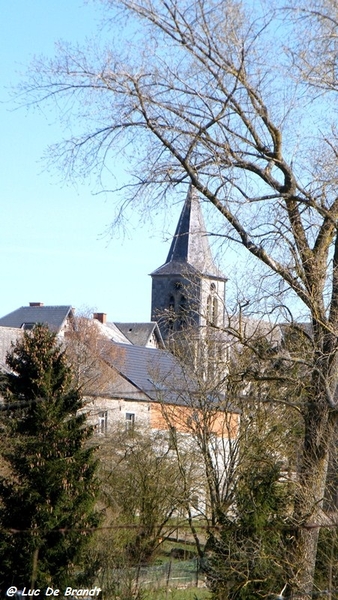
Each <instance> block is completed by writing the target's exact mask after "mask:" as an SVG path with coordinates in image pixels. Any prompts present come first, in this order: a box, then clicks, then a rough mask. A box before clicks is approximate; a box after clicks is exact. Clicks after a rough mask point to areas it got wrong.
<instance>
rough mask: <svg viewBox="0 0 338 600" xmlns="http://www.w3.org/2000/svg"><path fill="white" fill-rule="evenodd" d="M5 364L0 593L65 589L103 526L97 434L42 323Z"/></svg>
mask: <svg viewBox="0 0 338 600" xmlns="http://www.w3.org/2000/svg"><path fill="white" fill-rule="evenodd" d="M7 365H8V367H9V368H10V370H11V371H12V373H11V374H10V375H8V377H7V379H6V384H5V390H4V392H3V395H4V397H5V402H6V403H7V407H8V409H7V410H6V411H2V431H3V433H4V436H5V438H6V439H7V440H10V442H9V443H7V444H6V446H7V447H6V448H5V449H4V448H2V449H1V453H2V457H3V459H4V462H3V463H2V467H3V465H5V467H6V466H7V474H6V477H5V476H2V477H1V478H0V526H1V529H2V533H1V537H0V589H1V590H2V593H3V592H4V591H6V589H7V587H9V586H10V585H15V586H17V587H18V589H22V588H23V587H24V586H26V587H32V586H33V587H35V588H37V587H39V588H43V587H44V586H54V587H58V588H59V589H62V587H63V586H66V585H67V586H68V585H72V584H75V582H76V577H78V576H79V575H80V574H81V555H82V554H83V552H84V549H85V546H86V545H87V544H88V542H89V540H90V537H91V534H92V532H93V531H94V530H95V528H96V526H97V524H98V516H97V513H96V511H95V500H96V494H97V479H96V460H95V457H94V456H93V448H92V447H91V445H90V437H91V435H92V430H91V428H90V427H89V426H88V425H87V424H86V417H85V414H84V412H83V408H84V404H83V399H82V397H81V394H80V393H79V391H78V390H77V389H75V388H74V386H73V383H72V380H73V378H72V370H71V368H70V367H69V365H68V364H67V361H66V358H65V354H64V351H63V349H62V348H61V346H60V345H59V343H58V341H57V338H56V335H55V334H54V333H52V332H51V331H49V330H48V329H47V328H46V327H44V326H42V325H37V326H36V327H35V328H34V329H33V330H32V331H30V332H25V333H24V335H23V337H22V338H21V339H20V341H18V342H17V343H16V345H15V346H14V347H13V348H12V351H11V352H10V353H9V354H8V356H7ZM3 470H4V469H3ZM87 583H89V582H87Z"/></svg>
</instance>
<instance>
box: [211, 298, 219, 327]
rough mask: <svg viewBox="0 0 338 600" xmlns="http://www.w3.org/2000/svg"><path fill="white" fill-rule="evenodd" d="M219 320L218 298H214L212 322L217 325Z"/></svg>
mask: <svg viewBox="0 0 338 600" xmlns="http://www.w3.org/2000/svg"><path fill="white" fill-rule="evenodd" d="M217 321H218V300H217V298H213V301H212V324H213V325H215V327H216V326H217Z"/></svg>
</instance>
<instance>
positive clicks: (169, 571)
mask: <svg viewBox="0 0 338 600" xmlns="http://www.w3.org/2000/svg"><path fill="white" fill-rule="evenodd" d="M171 560H172V559H170V561H169V562H168V571H167V585H166V594H165V595H166V597H167V596H168V587H169V581H170V574H171Z"/></svg>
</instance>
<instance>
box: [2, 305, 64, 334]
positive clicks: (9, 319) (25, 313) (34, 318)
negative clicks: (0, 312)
mask: <svg viewBox="0 0 338 600" xmlns="http://www.w3.org/2000/svg"><path fill="white" fill-rule="evenodd" d="M71 312H72V307H71V306H21V308H18V309H17V310H14V311H13V312H11V313H9V314H8V315H5V316H4V317H1V318H0V327H18V328H21V327H24V325H25V324H26V325H30V324H36V323H42V324H44V325H47V326H48V327H49V328H50V329H51V330H52V331H60V329H61V327H62V326H63V325H64V323H65V321H66V319H67V317H68V316H69V315H70V314H71Z"/></svg>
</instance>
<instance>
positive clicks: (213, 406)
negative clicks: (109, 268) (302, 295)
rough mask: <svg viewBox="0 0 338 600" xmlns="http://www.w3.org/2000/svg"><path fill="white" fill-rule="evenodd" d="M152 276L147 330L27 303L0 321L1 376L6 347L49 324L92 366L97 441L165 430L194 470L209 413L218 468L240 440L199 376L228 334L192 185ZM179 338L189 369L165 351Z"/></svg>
mask: <svg viewBox="0 0 338 600" xmlns="http://www.w3.org/2000/svg"><path fill="white" fill-rule="evenodd" d="M151 277H152V308H151V322H149V323H136V322H128V323H113V322H109V321H107V315H106V314H105V313H94V315H93V318H88V317H84V316H80V317H77V316H76V312H75V310H74V309H73V308H72V306H71V305H66V306H45V305H44V304H43V303H41V302H31V303H30V304H29V306H21V307H20V308H18V309H16V310H14V311H13V312H11V313H9V314H8V315H5V316H4V317H2V318H0V369H1V370H3V371H4V370H6V364H5V357H6V352H7V351H8V350H9V349H10V345H11V342H15V341H16V340H17V339H18V338H19V337H20V336H22V334H23V332H24V331H26V330H29V329H32V328H33V327H34V325H35V324H37V323H42V324H45V325H47V326H48V327H49V328H50V329H51V330H52V331H55V332H56V333H57V335H58V337H59V338H60V340H61V341H62V343H64V344H66V345H67V346H68V348H70V347H71V345H72V344H74V340H75V341H76V344H74V353H75V354H73V356H74V360H78V361H79V363H78V364H79V365H80V363H81V360H82V359H83V357H84V355H85V354H86V353H91V354H92V358H93V360H91V361H84V362H85V363H86V365H85V371H84V376H85V377H86V378H87V380H86V386H85V387H84V388H83V389H84V394H85V398H86V412H87V414H88V420H89V422H90V423H92V424H93V425H94V426H95V428H96V434H97V435H98V436H109V435H110V434H111V433H113V431H114V429H115V428H116V427H117V426H119V427H122V429H124V430H125V431H126V433H128V432H130V431H131V430H132V429H133V428H135V427H140V428H143V429H147V430H149V431H150V432H151V431H154V432H162V433H163V435H164V439H166V440H167V443H168V448H169V447H170V444H171V443H172V438H173V436H180V437H181V439H182V440H183V441H184V443H185V444H186V445H187V444H188V445H190V446H191V448H192V449H193V451H194V453H195V456H196V462H197V463H198V462H199V461H200V460H201V457H200V455H199V452H200V447H201V444H199V442H198V436H199V435H203V431H202V428H203V427H204V429H205V427H206V425H205V412H206V410H208V415H209V418H208V428H209V434H210V437H212V439H213V440H214V444H213V451H214V461H215V464H218V465H222V464H224V462H225V461H226V460H227V458H226V454H227V451H228V450H227V449H228V447H229V445H230V444H231V443H232V442H233V441H234V440H236V438H237V436H238V427H239V411H238V410H237V409H236V407H234V406H232V405H230V404H228V403H227V400H226V396H225V395H224V389H221V388H220V387H219V386H218V384H217V382H215V377H212V378H211V379H212V385H211V386H210V385H209V383H210V382H209V381H208V378H207V377H206V376H205V372H204V367H203V369H202V371H201V372H200V373H199V374H197V373H196V364H197V363H196V358H197V355H198V354H199V353H200V349H201V346H203V347H204V348H205V347H206V346H207V345H208V344H207V341H208V340H210V339H211V340H212V342H213V346H212V347H213V350H212V353H213V354H215V347H216V346H215V343H214V342H217V344H216V345H218V349H219V347H220V345H221V344H222V345H223V346H224V341H225V337H224V334H223V333H222V335H221V338H222V339H219V334H218V331H219V328H220V330H222V329H223V327H224V315H225V309H224V297H225V284H226V281H227V279H226V277H225V276H224V275H223V274H222V273H221V272H220V271H219V270H218V268H217V267H216V265H215V263H214V261H213V258H212V254H211V249H210V246H209V242H208V238H207V235H206V230H205V225H204V221H203V216H202V211H201V207H200V202H199V199H198V197H197V195H196V194H195V192H194V190H193V188H192V187H190V188H189V191H188V195H187V198H186V201H185V203H184V206H183V209H182V213H181V216H180V219H179V223H178V226H177V228H176V232H175V235H174V238H173V241H172V244H171V247H170V250H169V253H168V257H167V260H166V262H165V264H164V265H162V266H161V267H159V268H158V269H156V270H155V271H153V273H152V274H151ZM185 334H187V337H188V338H189V339H190V340H192V341H193V347H194V348H195V349H196V348H198V351H196V353H195V355H194V360H193V361H192V362H191V363H190V364H188V362H189V361H187V356H188V353H187V352H185V351H184V352H183V353H182V355H181V358H180V357H178V356H177V355H176V356H175V355H174V354H173V353H172V352H171V351H170V350H171V349H172V348H171V339H172V338H173V337H175V340H177V339H178V338H181V340H183V338H184V335H185ZM217 336H218V337H217ZM216 338H217V339H216ZM194 352H195V350H194ZM203 352H204V350H203ZM203 352H202V358H203V356H204V354H203ZM218 355H219V352H218ZM182 356H183V357H184V360H182ZM209 359H210V357H209V356H208V357H207V362H209ZM221 360H223V357H221ZM88 363H90V369H88ZM78 370H79V371H81V369H78ZM197 370H198V369H197ZM209 374H210V371H209ZM222 379H224V378H223V377H222ZM217 440H218V441H219V443H218V441H217ZM221 455H222V460H221V459H220V457H221ZM224 472H225V470H224Z"/></svg>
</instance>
